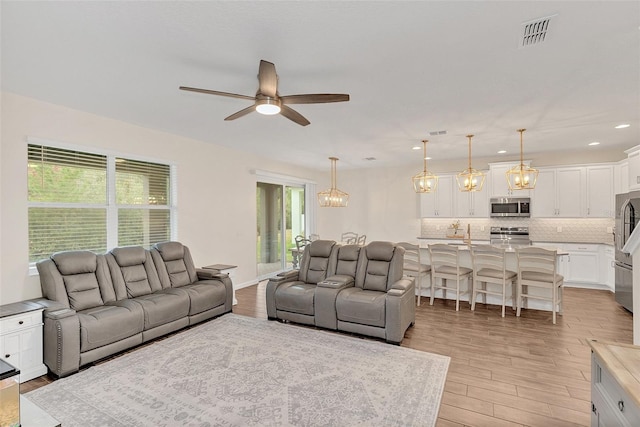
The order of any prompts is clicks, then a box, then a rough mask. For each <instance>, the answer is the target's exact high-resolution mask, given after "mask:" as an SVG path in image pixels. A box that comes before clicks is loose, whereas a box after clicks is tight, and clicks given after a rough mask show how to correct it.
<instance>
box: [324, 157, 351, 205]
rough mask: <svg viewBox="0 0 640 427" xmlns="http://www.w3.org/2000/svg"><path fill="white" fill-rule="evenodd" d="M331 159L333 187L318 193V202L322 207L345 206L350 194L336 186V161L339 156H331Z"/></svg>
mask: <svg viewBox="0 0 640 427" xmlns="http://www.w3.org/2000/svg"><path fill="white" fill-rule="evenodd" d="M329 160H331V188H330V189H328V190H326V191H321V192H319V193H318V203H320V207H322V208H344V207H346V206H347V205H348V204H349V195H348V194H347V193H345V192H344V191H340V190H338V189H337V188H336V162H337V161H338V158H337V157H329Z"/></svg>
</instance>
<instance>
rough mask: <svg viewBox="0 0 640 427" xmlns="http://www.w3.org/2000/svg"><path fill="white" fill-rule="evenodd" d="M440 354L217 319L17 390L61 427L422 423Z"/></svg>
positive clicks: (432, 403) (444, 363) (441, 368)
mask: <svg viewBox="0 0 640 427" xmlns="http://www.w3.org/2000/svg"><path fill="white" fill-rule="evenodd" d="M448 366H449V358H448V357H446V356H440V355H436V354H431V353H425V352H420V351H416V350H412V349H407V348H403V347H398V346H394V345H390V344H386V343H383V342H378V341H371V340H365V339H360V338H355V337H352V336H347V335H341V334H337V333H330V332H325V331H320V330H315V329H310V328H304V327H299V326H295V325H288V324H281V323H279V322H275V321H267V320H260V319H254V318H250V317H244V316H238V315H234V314H227V315H224V316H222V317H220V318H218V319H214V320H212V321H210V322H207V323H205V324H203V325H199V326H196V327H194V328H191V329H189V330H187V331H184V332H181V333H179V334H176V335H174V336H172V337H169V338H167V339H164V340H161V341H158V342H156V343H153V344H151V345H149V346H147V347H143V348H141V349H138V350H135V351H133V352H131V353H128V354H125V355H123V356H121V357H118V358H116V359H114V360H111V361H108V362H105V363H102V364H100V365H97V366H93V367H91V368H89V369H86V370H84V371H81V372H80V373H78V374H75V375H72V376H70V377H68V378H63V379H60V380H58V381H55V382H53V383H52V384H49V385H46V386H44V387H42V388H39V389H37V390H34V391H32V392H30V393H28V394H27V395H26V396H27V397H28V398H29V400H31V401H32V402H34V403H35V404H37V405H38V406H40V407H42V408H43V409H44V410H45V411H47V412H48V413H49V414H50V415H51V416H53V417H54V418H56V419H57V420H59V421H60V422H61V423H62V425H63V426H65V427H71V426H81V427H88V426H91V427H98V426H127V427H129V426H154V427H159V426H198V427H207V426H320V425H322V426H356V425H360V426H374V425H375V426H383V425H384V426H405V425H416V426H418V425H419V426H433V425H435V423H436V418H437V415H438V408H439V406H440V399H441V397H442V391H443V388H444V382H445V378H446V375H447V368H448Z"/></svg>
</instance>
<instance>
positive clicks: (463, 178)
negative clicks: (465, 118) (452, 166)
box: [456, 135, 486, 192]
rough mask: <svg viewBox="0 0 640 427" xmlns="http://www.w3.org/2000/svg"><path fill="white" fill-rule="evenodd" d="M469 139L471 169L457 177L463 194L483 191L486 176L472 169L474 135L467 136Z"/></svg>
mask: <svg viewBox="0 0 640 427" xmlns="http://www.w3.org/2000/svg"><path fill="white" fill-rule="evenodd" d="M467 138H469V167H468V168H467V169H465V170H463V171H462V172H460V173H459V174H458V175H456V180H457V181H458V188H459V189H460V191H463V192H467V191H481V190H482V186H483V185H484V180H485V178H486V175H485V173H484V172H480V171H478V170H475V169H473V168H472V167H471V138H473V135H467Z"/></svg>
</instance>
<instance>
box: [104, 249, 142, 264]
mask: <svg viewBox="0 0 640 427" xmlns="http://www.w3.org/2000/svg"><path fill="white" fill-rule="evenodd" d="M111 253H112V254H113V256H114V258H115V259H116V262H117V263H118V265H119V266H120V267H129V266H131V265H140V264H144V262H145V261H146V259H147V254H146V253H145V250H144V248H143V247H142V246H126V247H121V248H114V249H112V250H111Z"/></svg>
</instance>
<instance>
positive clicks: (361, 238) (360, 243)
mask: <svg viewBox="0 0 640 427" xmlns="http://www.w3.org/2000/svg"><path fill="white" fill-rule="evenodd" d="M366 243H367V235H366V234H361V235H359V236H358V238H357V239H356V245H358V246H364V245H365V244H366Z"/></svg>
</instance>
